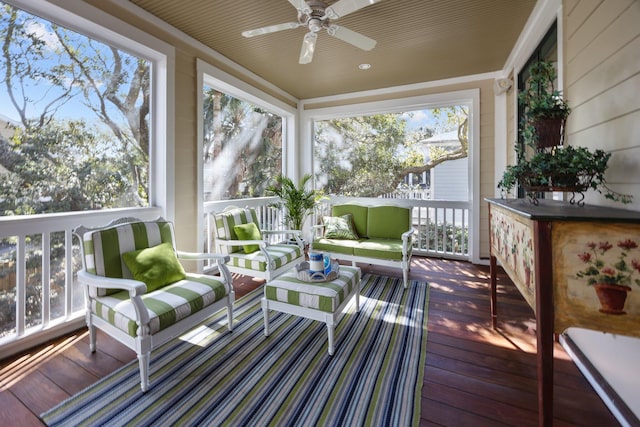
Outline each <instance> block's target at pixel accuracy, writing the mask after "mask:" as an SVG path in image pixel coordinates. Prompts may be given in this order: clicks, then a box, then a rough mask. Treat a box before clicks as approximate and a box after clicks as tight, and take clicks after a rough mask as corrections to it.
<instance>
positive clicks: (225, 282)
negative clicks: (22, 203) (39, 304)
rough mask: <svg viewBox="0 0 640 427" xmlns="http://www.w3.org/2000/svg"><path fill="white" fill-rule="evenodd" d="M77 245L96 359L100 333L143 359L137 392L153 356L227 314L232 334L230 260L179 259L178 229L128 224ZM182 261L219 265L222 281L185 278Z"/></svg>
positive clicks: (145, 384)
mask: <svg viewBox="0 0 640 427" xmlns="http://www.w3.org/2000/svg"><path fill="white" fill-rule="evenodd" d="M74 233H75V234H76V235H77V236H78V237H79V239H80V242H81V247H82V254H83V268H82V270H81V271H80V272H78V279H79V280H80V282H81V283H82V284H83V285H84V288H85V297H86V320H87V326H88V328H89V337H90V348H91V352H95V350H96V328H99V329H101V330H103V331H104V332H105V333H107V334H109V335H110V336H112V337H114V338H115V339H117V340H118V341H120V342H121V343H123V344H125V345H126V346H128V347H129V348H131V349H132V350H134V351H135V352H136V353H137V355H138V360H139V364H140V386H141V388H142V391H143V392H144V391H147V390H148V388H149V365H150V363H149V362H150V356H151V350H153V349H154V348H156V347H158V346H160V345H162V344H164V343H166V342H167V341H169V340H171V339H173V338H175V337H177V336H179V335H182V334H183V333H185V332H187V331H188V330H190V329H192V328H193V327H195V326H197V325H198V324H200V323H202V322H203V321H205V320H206V319H207V318H208V317H210V316H211V315H213V314H214V313H215V312H217V311H219V310H221V309H224V308H226V309H227V321H228V329H229V331H231V330H233V302H234V292H233V287H232V284H231V273H230V272H229V270H228V269H227V267H226V261H227V259H228V257H226V256H224V255H217V254H197V253H187V252H181V251H176V248H175V236H174V230H173V224H172V223H171V222H168V221H165V220H163V219H162V218H159V219H157V220H154V221H146V222H145V221H141V220H138V219H136V218H123V219H121V220H117V221H114V222H112V223H110V224H109V225H107V226H104V227H97V228H87V227H83V226H80V227H78V228H76V229H75V230H74ZM178 259H191V260H199V259H215V260H216V261H217V264H218V271H219V272H220V276H210V275H204V274H195V273H188V272H185V271H184V269H183V268H182V265H181V264H180V262H179V260H178Z"/></svg>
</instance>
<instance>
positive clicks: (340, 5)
mask: <svg viewBox="0 0 640 427" xmlns="http://www.w3.org/2000/svg"><path fill="white" fill-rule="evenodd" d="M289 1H291V0H289ZM379 1H380V0H340V1H338V2H337V3H334V4H332V5H331V6H329V7H327V8H326V10H325V11H324V13H325V16H327V17H328V18H329V19H338V18H340V17H342V16H345V15H348V14H350V13H351V12H355V11H356V10H359V9H362V8H363V7H365V6H369V5H372V4H374V3H378V2H379Z"/></svg>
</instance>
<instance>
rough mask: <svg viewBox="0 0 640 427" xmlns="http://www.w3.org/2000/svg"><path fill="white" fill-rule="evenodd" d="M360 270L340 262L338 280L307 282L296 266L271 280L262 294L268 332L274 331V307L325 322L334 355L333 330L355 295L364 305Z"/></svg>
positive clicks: (330, 350) (277, 309)
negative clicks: (270, 318)
mask: <svg viewBox="0 0 640 427" xmlns="http://www.w3.org/2000/svg"><path fill="white" fill-rule="evenodd" d="M360 274H361V273H360V269H359V268H358V267H349V266H340V273H339V275H338V277H337V278H336V279H334V280H331V281H328V282H304V281H302V280H299V279H298V277H297V270H296V269H295V268H294V269H291V270H290V271H289V272H287V273H285V274H283V275H282V276H279V277H278V278H276V279H274V280H272V281H270V282H267V283H266V284H265V286H264V297H263V298H262V310H263V313H264V334H265V335H266V336H269V335H270V330H269V315H270V313H269V312H270V310H276V311H280V312H282V313H288V314H293V315H296V316H300V317H304V318H307V319H312V320H318V321H320V322H325V323H326V324H327V335H328V341H329V354H330V355H333V353H334V343H333V331H334V328H335V324H336V322H337V319H338V318H339V316H340V314H341V313H342V311H343V310H344V308H345V307H346V306H347V304H348V303H349V302H350V301H351V299H352V297H354V296H355V299H356V309H357V310H358V311H359V309H360V279H361V277H360Z"/></svg>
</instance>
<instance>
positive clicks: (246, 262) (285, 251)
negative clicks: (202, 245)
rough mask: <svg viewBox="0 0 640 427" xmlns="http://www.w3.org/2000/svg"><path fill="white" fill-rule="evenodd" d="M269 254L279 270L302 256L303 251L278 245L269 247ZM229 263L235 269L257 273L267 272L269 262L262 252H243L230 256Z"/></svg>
mask: <svg viewBox="0 0 640 427" xmlns="http://www.w3.org/2000/svg"><path fill="white" fill-rule="evenodd" d="M266 251H267V253H268V254H269V256H270V257H271V258H272V259H273V261H274V262H275V267H274V269H278V268H280V267H282V266H283V265H286V264H288V263H290V262H291V261H293V260H294V259H296V258H298V257H300V256H302V249H300V248H299V247H298V246H297V245H288V244H277V245H269V246H267V248H266ZM229 258H230V260H229V262H228V263H227V265H231V266H234V267H241V268H248V269H251V270H256V271H266V270H267V260H266V257H265V256H264V254H263V253H262V252H261V251H257V252H253V253H250V254H245V253H242V252H234V253H232V254H229Z"/></svg>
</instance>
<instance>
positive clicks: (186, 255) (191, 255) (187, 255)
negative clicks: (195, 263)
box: [176, 251, 230, 263]
mask: <svg viewBox="0 0 640 427" xmlns="http://www.w3.org/2000/svg"><path fill="white" fill-rule="evenodd" d="M176 254H177V255H178V258H179V259H188V260H203V259H215V260H217V261H220V262H225V263H226V262H229V259H230V258H229V255H221V254H212V253H205V252H185V251H176Z"/></svg>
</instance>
